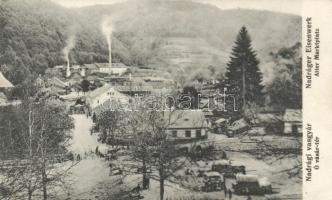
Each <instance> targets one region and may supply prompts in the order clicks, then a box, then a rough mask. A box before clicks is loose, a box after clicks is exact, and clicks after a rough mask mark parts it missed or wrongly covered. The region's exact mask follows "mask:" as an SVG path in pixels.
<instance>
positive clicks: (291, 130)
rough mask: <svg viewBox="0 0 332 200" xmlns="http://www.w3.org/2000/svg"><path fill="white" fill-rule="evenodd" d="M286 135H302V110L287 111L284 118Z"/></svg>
mask: <svg viewBox="0 0 332 200" xmlns="http://www.w3.org/2000/svg"><path fill="white" fill-rule="evenodd" d="M283 122H284V134H287V135H302V110H300V109H286V110H285V114H284V116H283Z"/></svg>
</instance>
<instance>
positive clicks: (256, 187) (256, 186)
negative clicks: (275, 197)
mask: <svg viewBox="0 0 332 200" xmlns="http://www.w3.org/2000/svg"><path fill="white" fill-rule="evenodd" d="M233 189H234V192H235V194H238V195H264V194H271V193H272V186H271V184H270V183H269V182H268V180H267V178H263V179H258V177H257V176H256V175H243V174H238V175H236V184H233Z"/></svg>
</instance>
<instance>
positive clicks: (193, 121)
mask: <svg viewBox="0 0 332 200" xmlns="http://www.w3.org/2000/svg"><path fill="white" fill-rule="evenodd" d="M165 118H166V119H168V120H169V126H168V127H167V133H168V134H169V136H170V137H171V138H172V139H187V140H188V139H204V138H207V136H208V129H209V126H208V121H207V120H206V118H205V116H204V113H203V112H202V111H201V110H175V111H166V112H165Z"/></svg>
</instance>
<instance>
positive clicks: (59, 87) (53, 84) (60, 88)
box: [46, 77, 69, 95]
mask: <svg viewBox="0 0 332 200" xmlns="http://www.w3.org/2000/svg"><path fill="white" fill-rule="evenodd" d="M46 87H48V88H50V89H51V90H52V91H53V92H55V93H56V94H58V95H64V94H67V93H68V91H69V87H68V84H67V83H65V82H63V81H62V80H60V79H59V78H57V77H52V78H50V79H48V80H47V83H46Z"/></svg>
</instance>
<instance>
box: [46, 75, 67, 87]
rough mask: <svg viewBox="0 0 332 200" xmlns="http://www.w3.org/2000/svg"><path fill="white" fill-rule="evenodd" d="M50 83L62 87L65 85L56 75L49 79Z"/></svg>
mask: <svg viewBox="0 0 332 200" xmlns="http://www.w3.org/2000/svg"><path fill="white" fill-rule="evenodd" d="M49 81H50V82H51V83H52V84H54V85H56V86H58V87H62V88H65V87H67V84H66V83H65V82H63V81H61V80H60V79H58V78H57V77H53V78H51V79H50V80H49Z"/></svg>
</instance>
